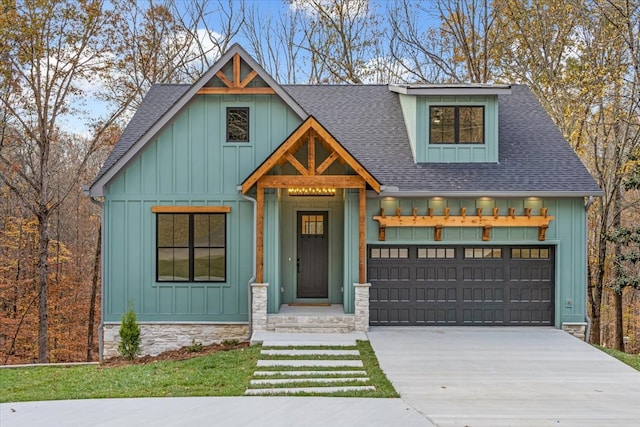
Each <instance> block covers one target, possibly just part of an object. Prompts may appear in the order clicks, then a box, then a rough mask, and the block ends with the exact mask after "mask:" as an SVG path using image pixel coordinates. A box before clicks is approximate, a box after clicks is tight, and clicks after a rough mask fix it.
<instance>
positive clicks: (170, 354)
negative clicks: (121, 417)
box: [100, 341, 249, 368]
mask: <svg viewBox="0 0 640 427" xmlns="http://www.w3.org/2000/svg"><path fill="white" fill-rule="evenodd" d="M248 346H249V342H248V341H243V342H239V343H233V344H230V343H224V344H211V345H203V346H194V345H190V346H187V347H182V348H179V349H177V350H170V351H165V352H164V353H160V354H158V355H157V356H141V357H137V358H135V359H133V360H125V359H123V358H122V357H113V358H110V359H106V360H104V361H103V362H101V363H100V366H101V367H104V368H116V367H119V366H130V365H146V364H149V363H155V362H163V361H178V360H187V359H192V358H194V357H201V356H206V355H208V354H214V353H217V352H219V351H229V350H235V349H240V348H245V347H248Z"/></svg>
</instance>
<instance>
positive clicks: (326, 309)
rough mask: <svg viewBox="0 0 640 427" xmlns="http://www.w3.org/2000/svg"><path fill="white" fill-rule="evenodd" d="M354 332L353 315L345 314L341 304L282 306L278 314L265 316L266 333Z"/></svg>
mask: <svg viewBox="0 0 640 427" xmlns="http://www.w3.org/2000/svg"><path fill="white" fill-rule="evenodd" d="M355 330H356V323H355V314H347V313H345V312H344V307H343V305H342V304H332V305H328V306H291V305H288V304H283V305H281V306H280V310H279V311H278V313H274V314H271V313H269V314H267V331H274V332H310V333H318V332H319V333H346V332H353V331H355Z"/></svg>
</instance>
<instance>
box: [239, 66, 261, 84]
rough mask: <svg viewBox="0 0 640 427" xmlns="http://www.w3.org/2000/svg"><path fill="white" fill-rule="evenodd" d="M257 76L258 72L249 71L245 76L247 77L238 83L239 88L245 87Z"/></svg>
mask: <svg viewBox="0 0 640 427" xmlns="http://www.w3.org/2000/svg"><path fill="white" fill-rule="evenodd" d="M257 75H258V72H257V71H256V70H251V72H250V73H249V74H247V77H245V78H244V79H243V80H242V81H241V82H240V87H247V85H248V84H249V83H251V81H252V80H253V79H255V78H256V76H257Z"/></svg>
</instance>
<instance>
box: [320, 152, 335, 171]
mask: <svg viewBox="0 0 640 427" xmlns="http://www.w3.org/2000/svg"><path fill="white" fill-rule="evenodd" d="M338 157H339V156H338V153H336V152H335V151H334V152H333V153H331V154H330V155H329V157H327V158H326V159H324V161H323V162H322V163H321V164H320V166H318V167H317V168H316V173H317V174H318V175H321V174H322V173H323V172H324V171H326V170H327V168H329V166H331V165H332V164H333V162H335V161H336V159H337V158H338Z"/></svg>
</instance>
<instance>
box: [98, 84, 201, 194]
mask: <svg viewBox="0 0 640 427" xmlns="http://www.w3.org/2000/svg"><path fill="white" fill-rule="evenodd" d="M189 87H190V86H189V85H178V84H158V85H153V86H151V89H149V92H147V94H146V95H145V97H144V99H143V100H142V103H141V104H140V107H139V108H138V109H137V110H136V112H135V114H134V115H133V117H132V118H131V120H130V121H129V124H128V125H127V127H126V128H125V130H124V132H122V135H120V139H118V142H117V143H116V145H115V146H114V147H113V150H112V151H111V153H110V154H109V157H107V160H105V162H104V164H103V165H102V168H101V169H100V171H99V172H98V175H96V178H95V180H94V182H95V181H97V180H99V179H100V178H101V177H102V176H103V175H104V174H105V173H106V172H107V171H108V170H109V169H110V168H111V167H112V166H113V165H114V164H115V163H116V162H117V161H118V160H119V159H120V158H121V157H122V156H124V155H125V153H126V152H127V151H128V150H129V149H130V148H131V147H132V146H133V144H134V143H135V142H136V141H137V140H139V139H140V138H142V136H143V135H144V134H145V132H147V131H148V130H149V128H151V126H153V124H154V123H155V122H157V121H158V120H160V117H162V115H163V114H164V113H165V112H166V111H167V110H169V108H171V106H172V105H173V104H175V103H176V101H177V100H178V99H180V97H181V96H182V95H184V94H185V92H187V90H189Z"/></svg>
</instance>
